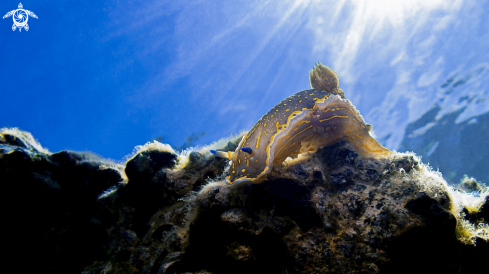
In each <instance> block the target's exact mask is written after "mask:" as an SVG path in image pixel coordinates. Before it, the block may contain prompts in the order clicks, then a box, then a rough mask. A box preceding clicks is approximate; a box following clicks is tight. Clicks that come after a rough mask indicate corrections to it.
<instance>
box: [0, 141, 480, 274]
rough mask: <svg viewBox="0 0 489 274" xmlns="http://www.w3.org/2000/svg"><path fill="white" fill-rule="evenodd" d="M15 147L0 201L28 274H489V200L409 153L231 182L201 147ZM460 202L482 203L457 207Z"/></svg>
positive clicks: (289, 163) (334, 154)
mask: <svg viewBox="0 0 489 274" xmlns="http://www.w3.org/2000/svg"><path fill="white" fill-rule="evenodd" d="M0 136H3V135H2V134H0ZM239 140H240V138H236V139H234V140H232V142H229V143H228V144H227V145H226V148H225V149H233V147H234V148H236V147H237V144H238V141H239ZM19 144H20V143H8V144H7V143H5V142H3V143H1V144H0V171H1V174H2V175H3V178H5V179H4V180H3V181H2V182H4V184H3V186H4V187H6V189H5V190H4V192H3V193H22V195H20V196H18V197H17V198H16V200H13V201H12V200H11V199H4V201H7V200H8V201H10V202H9V204H8V205H6V208H9V209H10V210H9V211H8V212H7V220H8V224H10V226H9V227H8V231H7V235H9V238H11V239H13V240H12V241H11V242H9V243H8V245H7V248H8V249H9V250H10V251H13V252H12V253H11V254H14V255H15V254H19V253H20V252H26V248H27V250H28V251H29V252H30V254H31V255H29V260H30V262H33V264H32V266H30V264H29V265H25V264H22V261H23V260H25V258H23V257H22V258H19V257H18V256H11V257H12V258H10V257H9V260H11V261H12V262H14V263H16V264H18V265H22V267H21V269H20V270H19V271H21V272H33V271H43V272H49V273H97V274H98V273H250V272H258V273H351V272H361V273H378V272H384V273H391V272H396V273H398V272H401V273H412V272H417V273H430V272H431V273H439V272H447V273H472V272H474V271H480V269H481V268H484V267H487V266H486V265H484V259H485V258H487V257H488V255H489V244H488V239H487V234H484V233H483V232H484V225H485V224H487V221H488V218H487V213H488V211H489V210H488V209H489V200H488V198H487V196H485V198H483V197H480V196H479V197H478V198H477V197H475V196H470V195H469V194H467V193H465V192H461V191H457V190H454V189H451V188H449V187H447V184H446V182H445V181H444V180H443V179H442V178H441V176H440V174H439V173H436V172H433V171H431V170H430V169H429V167H427V166H425V165H424V164H422V163H421V162H420V161H419V159H418V158H417V157H416V156H415V155H413V154H405V153H392V154H391V155H390V156H389V157H386V158H383V159H376V158H369V157H364V156H359V155H358V153H357V152H356V151H355V149H354V147H352V146H351V145H350V144H349V143H348V142H338V143H335V144H333V145H330V146H327V147H324V148H321V149H319V150H318V151H316V152H315V153H309V154H305V155H301V156H300V157H298V158H297V159H294V160H292V159H288V160H286V161H285V162H284V163H283V164H282V165H281V166H275V167H274V169H273V170H272V171H271V172H270V174H269V175H268V180H267V181H265V182H263V183H261V184H256V185H254V184H246V183H244V184H237V185H229V184H227V183H226V182H225V178H224V175H223V172H224V174H225V171H226V170H227V169H228V168H229V166H228V161H227V160H226V159H224V158H219V157H215V156H214V155H211V154H210V153H205V152H203V150H201V151H193V152H191V153H186V154H182V153H177V152H175V151H172V150H171V149H169V148H168V147H164V146H162V145H161V144H157V143H153V144H148V145H146V146H143V147H141V148H140V150H139V151H138V152H137V153H136V154H135V155H134V156H133V157H132V158H131V159H129V160H128V161H127V162H126V164H125V165H117V164H110V163H108V162H107V161H106V160H103V159H100V158H98V157H96V156H94V155H91V154H86V153H75V152H69V151H62V152H58V153H54V154H50V153H49V152H40V151H39V150H38V151H34V152H33V151H31V150H30V149H27V148H28V147H29V146H30V145H28V144H27V145H25V146H23V145H21V144H20V145H19ZM39 147H40V146H39ZM221 149H223V150H224V146H223V147H222V148H221ZM124 168H125V171H126V172H124ZM123 178H125V179H124V181H123ZM106 189H109V190H110V191H108V192H107V191H105V192H104V190H106ZM101 194H103V195H101ZM4 195H5V194H4ZM461 197H462V198H463V199H469V200H470V199H472V200H470V201H475V200H474V199H479V200H477V201H478V202H477V204H474V203H465V204H461V203H460V201H461V200H463V199H462V198H461ZM471 197H472V198H471ZM460 212H462V213H464V212H465V213H466V214H465V215H464V214H459V213H460ZM471 229H473V230H471ZM486 232H487V230H486ZM470 233H472V234H470ZM464 237H465V238H464ZM484 237H486V238H484ZM463 239H468V240H463ZM471 241H472V242H471ZM24 270H25V271H24Z"/></svg>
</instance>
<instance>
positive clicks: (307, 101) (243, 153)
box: [211, 63, 391, 184]
mask: <svg viewBox="0 0 489 274" xmlns="http://www.w3.org/2000/svg"><path fill="white" fill-rule="evenodd" d="M309 81H310V85H311V88H312V89H308V90H303V91H299V92H297V93H296V94H294V95H292V96H290V97H287V98H285V99H284V100H283V101H281V102H280V103H278V104H277V105H276V106H275V107H273V108H272V109H271V110H270V111H269V112H268V113H267V114H265V115H263V117H261V118H260V120H258V122H256V124H255V125H254V126H253V128H252V129H251V130H250V131H249V132H248V133H246V134H245V136H243V139H242V140H241V142H240V143H239V145H238V147H237V148H236V151H234V152H232V151H228V152H224V151H211V152H212V153H214V154H217V155H220V156H223V157H227V158H229V160H230V161H231V169H230V171H229V172H230V175H229V176H227V182H228V183H229V184H233V183H240V182H248V181H250V182H252V183H260V182H263V181H264V180H266V176H267V174H268V173H269V172H270V171H271V170H272V167H273V166H274V165H280V164H282V162H283V161H285V159H286V158H287V157H292V158H295V157H297V156H298V155H299V154H301V153H306V152H314V151H316V150H318V149H319V148H321V147H324V146H327V145H331V144H334V143H336V142H338V141H343V140H344V141H349V142H350V143H351V144H352V145H353V147H354V148H355V149H356V151H357V152H358V153H359V154H360V155H367V156H369V157H375V158H380V157H386V156H387V155H389V154H390V153H391V152H390V150H388V149H387V148H385V147H383V146H382V145H381V144H379V142H378V141H377V140H375V139H374V138H373V137H372V136H370V134H369V131H370V130H371V129H372V126H371V125H369V124H367V123H366V122H365V121H364V119H363V117H362V115H361V114H360V112H358V110H357V109H356V108H355V106H354V105H353V104H352V103H351V102H350V100H348V99H345V97H344V94H343V91H342V90H341V89H340V88H339V85H340V79H339V77H338V75H337V74H336V72H335V71H334V70H333V69H331V68H330V67H328V66H325V65H323V64H321V63H318V64H317V65H316V66H314V68H313V69H312V70H311V71H310V72H309Z"/></svg>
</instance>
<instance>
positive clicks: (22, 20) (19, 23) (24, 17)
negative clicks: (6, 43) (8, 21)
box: [3, 3, 37, 31]
mask: <svg viewBox="0 0 489 274" xmlns="http://www.w3.org/2000/svg"><path fill="white" fill-rule="evenodd" d="M23 7H24V6H22V3H20V4H19V8H18V9H16V10H11V11H9V12H7V14H5V15H4V16H3V19H5V18H7V17H10V16H12V19H14V24H13V25H12V30H13V31H15V30H16V29H17V28H19V31H21V30H22V28H24V29H25V30H26V31H28V30H29V25H27V21H28V20H29V16H32V17H34V18H36V19H37V15H35V14H34V13H33V12H32V11H29V10H25V9H22V8H23Z"/></svg>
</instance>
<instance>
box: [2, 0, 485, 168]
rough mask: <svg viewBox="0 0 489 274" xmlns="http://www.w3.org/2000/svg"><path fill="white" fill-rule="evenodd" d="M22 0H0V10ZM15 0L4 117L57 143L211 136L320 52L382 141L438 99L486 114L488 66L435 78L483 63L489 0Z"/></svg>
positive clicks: (294, 80)
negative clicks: (463, 100) (23, 20)
mask: <svg viewBox="0 0 489 274" xmlns="http://www.w3.org/2000/svg"><path fill="white" fill-rule="evenodd" d="M18 4H19V3H18V2H15V1H2V2H1V3H0V12H3V14H6V13H7V12H9V11H11V10H15V9H17V5H18ZM22 4H23V5H24V7H23V8H24V9H26V10H30V11H32V12H34V13H35V14H36V15H37V16H38V19H35V18H32V17H30V18H29V19H28V24H29V31H25V30H22V31H21V32H19V31H18V30H16V31H12V24H13V21H12V17H10V18H5V19H2V20H1V21H0V60H1V64H2V65H1V66H0V83H1V87H0V94H1V95H0V96H1V99H2V104H1V110H2V111H1V113H2V114H1V115H0V127H19V128H20V129H22V130H26V131H29V132H31V133H32V134H33V135H34V137H35V138H37V139H38V140H39V141H40V143H41V144H42V145H43V146H44V147H47V148H48V149H49V150H51V151H53V152H55V151H59V150H64V149H70V150H76V151H93V152H95V153H98V154H100V155H102V156H104V157H107V158H112V159H115V160H120V159H122V158H123V157H124V156H125V155H127V154H129V153H130V152H131V151H132V150H133V148H134V146H136V145H141V144H144V143H145V142H147V141H151V140H153V139H155V138H157V139H158V140H161V141H162V142H164V143H169V144H171V145H172V146H174V147H184V143H185V139H186V138H187V137H188V136H193V137H194V138H193V139H191V140H188V141H190V142H187V143H186V144H185V146H189V145H203V144H208V143H211V142H213V141H215V140H217V139H219V138H222V137H226V136H229V134H234V133H237V132H238V131H239V130H246V129H250V128H251V127H252V126H253V124H254V123H255V122H256V120H258V119H259V118H260V117H261V116H262V115H263V114H264V113H266V112H267V111H268V110H269V109H270V108H271V107H272V106H274V105H275V104H276V103H277V102H278V101H280V100H281V99H283V98H285V97H286V96H289V95H291V94H293V93H295V92H297V91H299V90H303V89H307V88H308V87H309V83H308V71H309V69H311V68H312V66H313V65H314V63H315V62H317V61H321V62H322V63H323V64H326V65H329V66H331V67H332V68H333V69H335V70H336V71H337V73H338V75H339V77H340V81H341V84H340V87H341V88H342V89H343V90H344V91H345V96H346V97H347V98H349V99H350V100H351V101H352V102H353V103H354V104H355V105H356V106H357V108H358V109H359V110H360V112H361V113H362V114H363V115H364V117H365V120H366V121H367V122H369V123H371V124H373V125H374V131H375V133H376V135H377V138H378V139H379V141H380V142H381V143H382V144H384V145H385V146H386V147H388V148H390V149H399V147H400V145H401V143H402V141H403V139H404V138H405V133H406V127H407V126H408V125H409V124H410V123H412V122H414V121H416V120H418V119H420V117H422V115H423V113H426V112H427V111H428V110H430V109H431V108H432V107H433V106H434V105H435V104H437V103H439V102H440V98H441V97H443V96H445V97H449V98H448V99H446V100H444V102H449V103H442V104H441V105H440V106H441V107H442V108H443V111H444V112H443V113H445V114H447V113H450V112H453V111H456V110H460V108H461V107H464V106H465V107H467V106H468V108H469V109H470V110H471V112H466V113H465V114H463V115H462V116H461V118H460V119H459V120H461V121H462V122H463V121H465V122H467V121H469V120H470V119H474V118H476V117H478V116H480V115H482V114H484V113H487V112H488V111H489V100H487V97H488V88H487V83H488V79H489V76H488V74H487V70H485V72H483V73H482V74H481V76H479V77H472V78H471V79H472V80H471V81H470V82H469V83H468V84H466V85H462V86H461V87H459V88H458V89H457V90H456V92H454V93H450V94H453V95H450V94H445V93H443V88H442V87H441V86H442V85H443V83H445V82H446V81H447V79H449V78H450V77H452V76H453V75H462V76H463V74H464V73H466V72H470V71H474V70H476V69H477V68H478V67H481V66H482V67H484V66H485V65H487V64H489V54H488V52H487V49H488V48H489V24H488V23H487V14H488V12H489V3H488V1H476V0H465V1H407V0H406V1H398V2H395V3H393V2H390V1H387V2H386V3H384V1H369V2H368V5H367V4H365V3H363V1H331V2H322V1H269V2H264V1H184V2H179V1H127V2H125V1H103V2H102V1H61V2H59V1H58V2H45V1H28V2H23V3H22ZM462 76H461V77H462ZM457 77H458V76H457ZM450 96H451V97H450ZM463 96H468V97H467V98H469V97H470V98H473V99H472V101H471V103H470V104H469V105H464V106H461V105H460V104H459V103H457V102H458V101H459V97H463ZM471 96H472V97H471ZM450 102H453V103H450ZM443 113H442V114H443ZM442 114H440V115H442ZM445 114H443V115H445ZM458 122H460V121H458ZM192 134H193V135H192ZM447 134H451V133H448V132H447ZM481 134H482V135H484V134H487V132H485V131H483V132H482V133H481ZM436 141H437V140H434V142H436ZM434 142H433V143H434ZM481 149H486V148H485V147H483V148H481ZM427 152H429V148H427V149H426V151H425V152H423V151H421V149H420V151H419V153H420V154H423V153H427ZM431 153H433V152H431ZM430 155H431V154H430Z"/></svg>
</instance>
